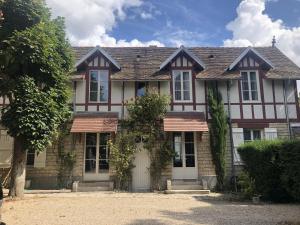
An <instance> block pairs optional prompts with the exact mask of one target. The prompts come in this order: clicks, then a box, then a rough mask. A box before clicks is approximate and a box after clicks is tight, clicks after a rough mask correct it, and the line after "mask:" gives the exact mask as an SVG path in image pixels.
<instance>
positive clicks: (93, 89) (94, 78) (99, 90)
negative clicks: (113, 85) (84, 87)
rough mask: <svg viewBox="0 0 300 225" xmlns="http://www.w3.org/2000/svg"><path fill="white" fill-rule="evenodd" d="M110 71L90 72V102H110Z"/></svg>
mask: <svg viewBox="0 0 300 225" xmlns="http://www.w3.org/2000/svg"><path fill="white" fill-rule="evenodd" d="M108 82H109V78H108V71H107V70H91V71H90V93H89V94H90V101H91V102H107V101H108Z"/></svg>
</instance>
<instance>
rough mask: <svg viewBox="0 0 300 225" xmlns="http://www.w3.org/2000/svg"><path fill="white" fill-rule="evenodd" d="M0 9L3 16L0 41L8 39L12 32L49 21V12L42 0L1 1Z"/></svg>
mask: <svg viewBox="0 0 300 225" xmlns="http://www.w3.org/2000/svg"><path fill="white" fill-rule="evenodd" d="M0 9H1V11H2V13H3V16H4V20H3V22H2V29H0V39H1V40H3V39H5V38H6V37H9V36H10V35H11V34H12V33H13V32H14V31H22V30H24V29H26V28H28V27H31V26H33V25H35V24H38V23H40V22H41V21H48V20H49V19H50V12H49V9H48V8H47V7H46V4H45V2H44V0H1V1H0Z"/></svg>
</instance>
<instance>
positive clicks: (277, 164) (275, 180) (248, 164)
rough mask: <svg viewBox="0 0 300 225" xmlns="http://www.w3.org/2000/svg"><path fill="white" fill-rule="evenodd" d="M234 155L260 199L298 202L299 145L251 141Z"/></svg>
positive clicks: (285, 141)
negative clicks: (260, 196) (237, 156)
mask: <svg viewBox="0 0 300 225" xmlns="http://www.w3.org/2000/svg"><path fill="white" fill-rule="evenodd" d="M238 152H239V153H240V155H241V158H242V160H243V161H244V163H245V167H244V169H245V170H246V171H247V172H248V173H249V176H250V178H251V179H253V180H255V182H254V185H255V190H256V191H257V192H258V194H261V195H262V197H263V199H265V200H272V201H276V202H286V201H291V200H292V199H293V200H299V199H300V198H299V193H300V172H299V168H300V141H288V140H274V141H266V140H264V141H254V142H249V143H246V144H244V145H243V146H241V147H239V148H238Z"/></svg>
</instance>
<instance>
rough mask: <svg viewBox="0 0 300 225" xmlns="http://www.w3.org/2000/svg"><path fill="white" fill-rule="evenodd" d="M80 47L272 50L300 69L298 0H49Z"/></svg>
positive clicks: (299, 4) (299, 6)
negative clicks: (224, 47) (291, 61)
mask: <svg viewBox="0 0 300 225" xmlns="http://www.w3.org/2000/svg"><path fill="white" fill-rule="evenodd" d="M46 2H47V4H48V5H49V7H50V8H51V10H52V13H53V16H54V17H55V16H63V17H65V19H66V29H67V35H68V37H69V40H70V42H71V44H72V45H76V46H95V45H100V46H149V45H158V46H180V45H185V46H187V47H189V46H249V45H251V46H270V45H271V40H272V37H273V35H275V36H276V39H277V47H278V48H279V49H280V50H282V51H283V52H284V53H285V54H286V55H288V56H289V57H290V58H291V59H292V60H293V61H294V62H296V63H297V64H298V65H299V66H300V0H64V1H61V0H46Z"/></svg>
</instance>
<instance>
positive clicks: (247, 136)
mask: <svg viewBox="0 0 300 225" xmlns="http://www.w3.org/2000/svg"><path fill="white" fill-rule="evenodd" d="M244 141H251V131H250V130H248V129H244Z"/></svg>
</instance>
